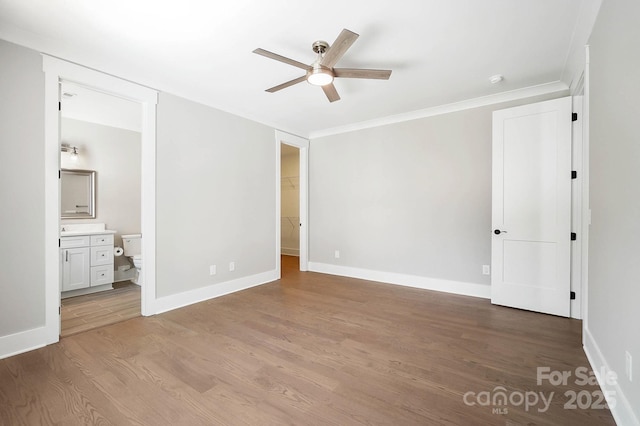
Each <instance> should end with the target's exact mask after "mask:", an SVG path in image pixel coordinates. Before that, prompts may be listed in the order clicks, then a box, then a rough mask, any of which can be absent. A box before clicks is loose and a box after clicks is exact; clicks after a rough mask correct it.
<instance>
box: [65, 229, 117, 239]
mask: <svg viewBox="0 0 640 426" xmlns="http://www.w3.org/2000/svg"><path fill="white" fill-rule="evenodd" d="M115 233H116V231H113V230H111V229H103V230H102V231H60V236H61V237H75V236H77V235H102V234H115Z"/></svg>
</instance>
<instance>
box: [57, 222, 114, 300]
mask: <svg viewBox="0 0 640 426" xmlns="http://www.w3.org/2000/svg"><path fill="white" fill-rule="evenodd" d="M115 233H116V231H113V230H107V229H105V228H104V224H88V225H80V224H78V225H64V226H62V230H61V232H60V285H61V289H60V290H61V292H62V294H61V297H62V298H63V299H64V298H66V297H73V296H79V295H82V294H89V293H95V292H98V291H105V290H111V289H112V288H113V236H114V234H115Z"/></svg>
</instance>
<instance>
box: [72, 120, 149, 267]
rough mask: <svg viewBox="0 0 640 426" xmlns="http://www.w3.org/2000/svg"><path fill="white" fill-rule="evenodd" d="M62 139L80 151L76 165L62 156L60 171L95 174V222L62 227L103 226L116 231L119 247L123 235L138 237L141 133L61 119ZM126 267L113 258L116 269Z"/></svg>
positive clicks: (116, 242) (123, 261) (89, 221)
mask: <svg viewBox="0 0 640 426" xmlns="http://www.w3.org/2000/svg"><path fill="white" fill-rule="evenodd" d="M61 139H62V141H63V143H68V144H70V145H72V146H76V147H78V148H79V149H80V151H79V152H80V155H79V157H78V161H77V162H76V163H73V162H71V161H70V160H69V156H68V155H67V154H66V153H62V156H61V165H62V167H63V168H70V169H73V168H76V169H87V170H95V171H96V218H95V219H65V220H62V221H61V223H62V224H63V225H64V224H67V223H96V222H97V223H105V224H106V226H107V229H113V230H116V231H117V233H116V235H115V239H114V244H115V245H116V246H122V237H121V236H122V235H126V234H138V233H140V179H141V175H140V172H141V168H140V164H141V150H140V149H141V136H140V133H139V132H134V131H131V130H125V129H119V128H115V127H110V126H104V125H101V124H96V123H88V122H86V121H80V120H74V119H71V118H62V120H61ZM127 263H128V261H127V258H125V257H124V256H122V257H116V258H115V266H116V267H117V266H118V265H124V264H127Z"/></svg>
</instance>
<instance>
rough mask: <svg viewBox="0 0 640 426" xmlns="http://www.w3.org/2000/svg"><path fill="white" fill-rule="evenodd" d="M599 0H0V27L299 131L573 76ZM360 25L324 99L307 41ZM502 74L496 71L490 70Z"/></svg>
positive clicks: (69, 55)
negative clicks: (306, 77) (373, 74)
mask: <svg viewBox="0 0 640 426" xmlns="http://www.w3.org/2000/svg"><path fill="white" fill-rule="evenodd" d="M600 3H601V0H517V1H516V0H483V1H479V0H396V1H389V0H366V1H365V0H350V1H345V0H325V1H323V2H316V1H309V0H300V1H291V0H270V1H260V0H233V1H224V2H223V1H211V0H182V1H180V2H178V1H174V0H171V1H170V0H136V1H131V0H109V1H107V0H93V1H86V0H29V1H25V0H0V38H2V39H5V40H8V41H12V42H15V43H18V44H21V45H25V46H27V47H31V48H33V49H36V50H38V51H41V52H45V53H48V54H51V55H54V56H57V57H60V58H63V59H66V60H69V61H72V62H76V63H79V64H82V65H85V66H88V67H90V68H94V69H98V70H101V71H104V72H107V73H109V74H112V75H116V76H119V77H122V78H125V79H128V80H131V81H135V82H137V83H140V84H143V85H146V86H149V87H152V88H155V89H159V90H162V91H165V92H169V93H173V94H176V95H179V96H183V97H186V98H189V99H192V100H195V101H198V102H201V103H204V104H207V105H211V106H213V107H216V108H219V109H222V110H225V111H228V112H231V113H235V114H238V115H241V116H244V117H247V118H251V119H253V120H256V121H259V122H262V123H265V124H268V125H270V126H273V127H276V128H278V129H281V130H285V131H288V132H291V133H295V134H298V135H302V136H313V135H314V134H318V133H319V132H322V131H326V130H327V129H332V128H337V127H341V126H347V125H351V124H353V123H360V122H364V121H370V120H376V119H380V118H383V117H389V116H394V115H398V114H406V113H409V112H412V111H417V110H422V109H428V108H432V107H435V106H439V105H445V104H450V103H454V102H460V101H463V100H468V99H475V98H479V97H485V96H490V95H495V94H496V93H500V92H508V91H514V90H520V89H523V88H530V87H532V86H538V87H539V88H540V90H541V91H544V90H545V87H547V86H545V85H548V84H549V83H554V82H555V83H556V84H555V85H549V87H554V88H555V89H556V90H557V88H558V87H559V86H558V83H557V82H562V83H563V85H564V87H567V86H569V85H571V84H572V82H573V83H574V82H575V80H576V72H577V71H579V69H580V62H581V61H582V60H583V59H581V58H582V56H581V55H582V51H583V45H584V44H585V43H586V41H587V38H588V36H589V34H590V31H591V28H592V26H593V22H594V20H595V16H596V14H597V11H598V9H599V5H600ZM343 28H348V29H350V30H352V31H354V32H356V33H358V34H360V38H359V39H358V40H357V41H356V42H355V44H354V45H353V46H352V47H351V48H350V49H349V51H348V52H347V53H346V55H345V56H344V57H343V58H342V59H341V60H340V61H339V62H338V64H337V65H336V66H338V67H351V68H382V69H392V70H393V73H392V75H391V78H390V80H388V81H380V80H360V79H337V80H336V82H335V86H336V88H337V90H338V92H339V94H340V96H341V97H342V99H341V100H340V101H337V102H334V103H329V102H328V101H327V99H326V97H325V95H324V93H323V92H322V90H321V89H320V88H318V87H314V86H311V85H309V84H307V83H300V84H297V85H295V86H292V87H290V88H287V89H284V90H282V91H280V92H277V93H267V92H265V91H264V90H265V89H267V88H269V87H272V86H275V85H277V84H280V83H283V82H285V81H288V80H291V79H293V78H296V77H299V76H301V75H302V74H303V73H304V72H303V71H302V70H300V69H298V68H295V67H293V66H290V65H286V64H283V63H280V62H277V61H274V60H271V59H268V58H265V57H262V56H258V55H256V54H253V53H252V51H253V50H254V49H255V48H258V47H261V48H264V49H267V50H270V51H272V52H275V53H278V54H281V55H283V56H287V57H289V58H292V59H295V60H298V61H300V62H304V63H311V62H313V60H314V59H315V54H314V53H313V52H312V50H311V44H312V42H314V41H315V40H318V39H322V40H326V41H328V42H329V43H333V40H334V39H335V38H336V37H337V35H338V34H339V33H340V31H341V30H342V29H343ZM494 74H503V75H504V77H505V79H504V81H503V82H502V83H500V84H497V85H492V84H491V83H489V77H490V76H492V75H494Z"/></svg>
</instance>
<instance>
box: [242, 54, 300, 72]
mask: <svg viewBox="0 0 640 426" xmlns="http://www.w3.org/2000/svg"><path fill="white" fill-rule="evenodd" d="M253 53H257V54H258V55H262V56H266V57H267V58H271V59H275V60H276V61H280V62H284V63H285V64H289V65H293V66H294V67H298V68H302V69H303V70H305V71H307V70H308V69H309V68H311V67H310V66H309V65H307V64H303V63H302V62H298V61H294V60H293V59H289V58H285V57H284V56H282V55H278V54H277V53H273V52H269V51H268V50H264V49H256V50H254V51H253Z"/></svg>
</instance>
